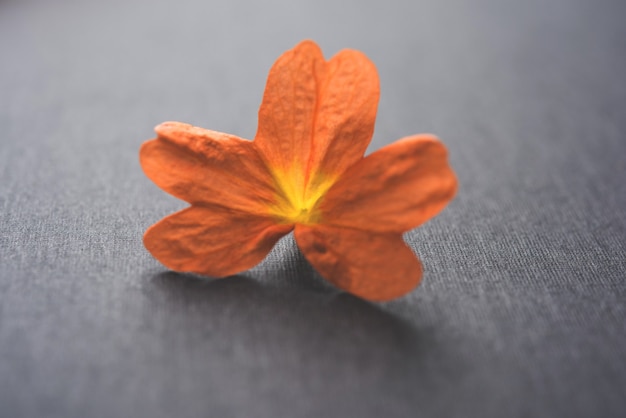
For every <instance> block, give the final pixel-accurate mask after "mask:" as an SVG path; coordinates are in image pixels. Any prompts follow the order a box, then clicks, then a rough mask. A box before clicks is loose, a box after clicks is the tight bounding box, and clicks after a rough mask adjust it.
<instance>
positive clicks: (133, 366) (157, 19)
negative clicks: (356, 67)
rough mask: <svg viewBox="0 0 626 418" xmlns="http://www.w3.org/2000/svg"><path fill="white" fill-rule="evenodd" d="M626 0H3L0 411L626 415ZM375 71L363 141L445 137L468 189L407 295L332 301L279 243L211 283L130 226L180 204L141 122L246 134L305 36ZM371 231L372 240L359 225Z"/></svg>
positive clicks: (419, 237) (427, 238)
mask: <svg viewBox="0 0 626 418" xmlns="http://www.w3.org/2000/svg"><path fill="white" fill-rule="evenodd" d="M625 15H626V7H625V4H624V2H623V1H620V0H600V1H597V0H553V1H548V2H546V1H543V0H541V1H539V0H530V1H524V2H520V1H509V0H477V1H472V2H466V1H461V0H458V1H448V2H440V1H436V0H425V1H420V2H414V1H409V0H406V1H390V2H374V1H363V0H358V1H357V0H352V1H345V2H337V1H334V0H332V1H331V0H316V1H295V2H292V1H284V2H279V1H269V2H254V1H238V0H235V1H220V2H218V1H201V0H197V1H193V0H180V1H176V2H174V1H172V2H168V1H153V0H151V1H148V0H145V1H142V0H124V1H121V0H114V1H103V2H97V1H69V0H59V1H55V2H46V1H35V0H24V1H18V0H13V1H12V0H4V1H0V57H1V60H2V65H0V127H1V131H0V416H2V417H43V416H45V417H65V418H72V417H112V416H128V417H131V416H132V417H156V418H158V417H172V416H177V417H181V418H185V417H201V416H215V417H244V416H245V417H268V418H269V417H322V416H323V417H347V416H355V417H357V416H358V417H381V416H385V417H413V416H425V417H429V416H432V417H502V416H507V417H531V416H533V417H537V416H550V417H591V416H598V417H623V416H625V415H626V400H625V393H624V388H626V364H625V363H626V362H625V356H626V325H625V323H626V320H625V316H626V315H625V314H626V312H625V311H626V304H625V300H626V284H625V275H626V274H625V270H626V77H625V76H624V75H625V74H626V49H625V46H626V44H625V39H626V25H624V16H625ZM306 38H311V39H314V40H316V41H317V42H318V43H319V44H320V45H321V47H322V48H323V50H324V52H325V54H326V56H327V57H330V56H332V55H333V54H334V53H335V52H337V51H338V50H340V49H342V48H354V49H358V50H361V51H363V52H364V53H366V54H367V55H368V56H369V57H370V58H371V59H372V60H373V61H374V62H375V63H376V65H377V67H378V70H379V73H380V77H381V89H382V90H381V91H382V96H381V102H380V107H379V114H378V122H377V126H376V133H375V136H374V140H373V142H372V145H371V147H370V152H371V151H373V150H375V149H378V148H380V147H381V146H383V145H384V144H386V143H389V142H391V141H394V140H396V139H398V138H400V137H402V136H405V135H409V134H414V133H420V132H433V133H436V134H437V135H439V136H440V137H441V138H442V140H443V141H444V142H445V143H446V145H447V146H448V148H449V152H450V156H451V157H450V158H451V163H452V165H453V167H454V168H455V170H456V171H457V173H458V176H459V179H460V190H459V194H458V196H457V198H456V199H455V200H454V201H453V202H452V203H451V204H450V206H449V207H448V208H447V209H446V210H445V211H444V212H443V213H442V214H441V215H440V216H438V217H437V218H436V219H434V220H432V221H431V222H429V223H427V224H426V225H424V226H423V227H421V228H419V229H417V230H414V231H411V232H409V233H407V234H406V236H405V237H406V240H407V242H408V243H409V244H410V246H411V248H412V249H413V250H414V251H415V252H416V253H417V254H419V256H420V258H421V259H422V261H423V264H424V267H425V276H424V282H423V284H422V286H421V287H419V288H418V289H416V290H415V291H414V292H412V293H410V294H409V295H407V296H405V297H403V298H401V299H398V300H396V301H392V302H388V303H384V304H372V303H367V302H364V301H362V300H359V299H357V298H355V297H353V296H350V295H346V294H343V293H339V292H337V291H336V290H334V289H332V288H331V287H330V286H329V285H327V284H326V283H325V282H324V281H323V280H322V279H321V278H320V277H319V275H317V274H316V273H315V272H314V271H313V270H312V268H311V267H310V266H309V265H308V264H307V262H306V261H305V260H304V258H303V257H302V255H301V254H300V253H299V251H298V250H297V248H296V246H295V243H294V241H293V238H292V237H290V236H289V237H287V238H285V239H283V240H282V241H281V242H279V244H278V246H277V247H276V248H275V250H274V251H273V252H272V253H271V254H270V255H269V256H268V258H267V259H266V260H265V261H264V262H263V263H262V264H261V265H259V266H258V267H256V268H254V269H253V270H251V271H249V272H245V273H243V274H242V275H240V276H238V277H232V278H227V279H223V280H218V281H211V280H206V279H203V278H198V277H195V276H190V275H180V274H176V273H172V272H167V270H166V269H165V268H164V267H162V266H161V265H160V264H159V263H158V262H157V261H156V260H154V259H153V258H152V257H151V256H150V254H148V253H147V252H146V250H145V249H144V248H143V245H142V242H141V237H142V234H143V231H144V230H145V229H146V228H147V227H148V226H149V225H151V224H152V223H154V222H156V221H157V220H159V219H160V218H162V217H163V216H165V215H166V214H169V213H171V212H173V211H175V210H178V209H180V208H182V207H184V206H185V204H184V203H183V202H180V201H177V200H175V199H174V198H172V197H170V196H168V195H166V194H165V193H163V192H162V191H160V190H159V189H158V188H157V187H156V186H154V185H153V184H152V183H151V182H150V181H149V180H148V179H147V178H145V176H144V175H143V174H142V172H141V169H140V167H139V164H138V157H137V155H138V148H139V146H140V144H141V142H142V141H144V140H146V139H149V138H151V137H152V136H153V132H152V127H153V126H155V125H156V124H158V123H160V122H162V121H165V120H179V121H182V122H188V123H192V124H195V125H199V126H203V127H206V128H210V129H213V130H218V131H223V132H229V133H233V134H236V135H240V136H243V137H246V138H251V137H253V136H254V132H255V129H256V111H257V108H258V105H259V103H260V100H261V96H262V92H263V88H264V83H265V77H266V75H267V71H268V69H269V68H270V66H271V64H272V62H273V61H274V60H275V59H276V58H277V57H278V56H279V55H280V54H281V53H282V52H283V51H285V50H287V49H290V48H292V47H293V46H294V45H295V44H296V43H297V42H299V41H300V40H302V39H306ZM363 245H366V243H364V244H363Z"/></svg>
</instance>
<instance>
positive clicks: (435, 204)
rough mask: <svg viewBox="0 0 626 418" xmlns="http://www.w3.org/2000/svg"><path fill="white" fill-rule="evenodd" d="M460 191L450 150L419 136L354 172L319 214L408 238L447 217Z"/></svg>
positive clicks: (325, 219)
mask: <svg viewBox="0 0 626 418" xmlns="http://www.w3.org/2000/svg"><path fill="white" fill-rule="evenodd" d="M456 189H457V180H456V176H455V175H454V172H453V171H452V169H451V168H450V166H449V165H448V161H447V151H446V148H445V146H444V145H443V144H442V143H441V142H440V141H439V140H438V139H437V138H436V137H434V136H432V135H417V136H413V137H408V138H404V139H401V140H399V141H397V142H395V143H393V144H391V145H388V146H386V147H384V148H381V149H380V150H378V151H376V152H375V153H373V154H371V155H369V156H367V157H366V158H364V159H362V160H361V161H360V162H358V163H357V164H355V165H354V166H352V167H351V168H350V169H349V170H348V171H347V172H346V173H344V175H343V176H342V177H341V179H340V180H339V181H338V182H337V183H335V184H334V185H333V186H332V187H331V189H330V190H329V191H328V192H327V194H326V196H325V197H324V199H323V201H322V202H321V203H320V205H319V207H318V209H319V210H320V212H321V214H322V220H323V221H322V222H324V223H328V224H332V225H336V226H342V227H347V228H356V229H362V230H366V231H378V232H405V231H408V230H410V229H412V228H415V227H416V226H418V225H420V224H422V223H424V222H426V221H427V220H428V219H430V218H432V217H433V216H435V215H436V214H437V213H438V212H439V211H441V210H442V209H443V208H444V207H445V206H446V204H447V203H448V202H449V201H450V200H451V199H452V197H454V194H455V193H456Z"/></svg>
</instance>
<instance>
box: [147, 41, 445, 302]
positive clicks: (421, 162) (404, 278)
mask: <svg viewBox="0 0 626 418" xmlns="http://www.w3.org/2000/svg"><path fill="white" fill-rule="evenodd" d="M378 96H379V86H378V75H377V73H376V68H375V67H374V65H373V64H372V62H371V61H369V59H368V58H367V57H365V55H363V54H362V53H360V52H357V51H353V50H344V51H341V52H339V53H338V54H337V55H335V56H334V57H333V58H332V59H331V60H330V61H325V60H324V57H323V55H322V52H321V50H320V49H319V47H318V46H317V45H316V44H315V43H313V42H311V41H305V42H302V43H300V44H299V45H297V46H296V47H295V48H294V49H293V50H291V51H288V52H286V53H285V54H283V55H282V56H281V57H280V58H279V59H278V61H276V63H275V64H274V66H273V67H272V69H271V70H270V73H269V76H268V80H267V86H266V88H265V94H264V96H263V102H262V103H261V108H260V110H259V126H258V130H257V134H256V137H255V139H254V141H248V140H244V139H241V138H238V137H236V136H233V135H229V134H224V133H220V132H215V131H209V130H206V129H202V128H197V127H194V126H191V125H187V124H183V123H179V122H166V123H163V124H161V125H159V126H157V127H156V133H157V135H158V137H157V138H156V139H153V140H150V141H147V142H145V143H144V144H143V145H142V147H141V151H140V159H141V165H142V167H143V170H144V171H145V173H146V175H147V176H148V177H149V178H150V179H151V180H152V181H154V182H155V183H156V184H157V185H158V186H159V187H160V188H162V189H163V190H165V191H166V192H168V193H171V194H172V195H174V196H176V197H178V198H180V199H183V200H185V201H187V202H189V203H190V204H191V206H190V207H188V208H187V209H184V210H182V211H180V212H177V213H174V214H172V215H170V216H168V217H166V218H165V219H163V220H161V221H160V222H158V223H157V224H155V225H153V226H151V227H150V228H149V229H148V230H147V231H146V234H145V236H144V244H145V246H146V248H147V249H148V250H149V251H150V252H151V253H152V255H154V257H156V258H157V259H158V260H159V261H161V262H162V263H163V264H164V265H166V266H167V267H169V268H171V269H173V270H178V271H185V272H194V273H199V274H203V275H208V276H213V277H224V276H229V275H232V274H235V273H239V272H241V271H244V270H247V269H249V268H251V267H253V266H254V265H256V264H257V263H259V262H260V261H262V260H263V258H264V257H265V256H266V255H267V253H268V252H269V251H270V250H271V249H272V247H273V246H274V244H275V243H276V242H277V241H278V239H280V238H281V237H282V236H284V235H285V234H287V233H289V232H290V231H292V230H294V231H295V232H294V233H295V239H296V242H297V243H298V246H299V247H300V249H301V250H302V252H303V253H304V256H305V257H306V259H307V260H308V261H309V262H310V263H311V264H312V265H313V266H314V267H315V269H316V270H317V271H318V272H319V273H320V274H321V275H322V276H323V277H325V278H326V279H327V280H329V281H330V282H332V283H333V284H335V285H336V286H337V287H339V288H341V289H344V290H346V291H348V292H350V293H353V294H355V295H358V296H360V297H363V298H366V299H371V300H388V299H392V298H395V297H398V296H401V295H403V294H404V293H406V292H408V291H410V290H411V289H413V288H414V287H415V286H416V285H417V284H418V283H419V282H420V280H421V275H422V267H421V264H420V262H419V260H418V259H417V258H416V257H415V255H414V254H413V252H412V251H411V250H410V249H409V247H407V245H406V244H405V243H404V241H403V239H402V233H403V232H405V231H408V230H410V229H412V228H415V227H417V226H418V225H420V224H422V223H423V222H425V221H427V220H428V219H429V218H431V217H433V216H434V215H436V214H437V213H438V212H439V211H441V210H442V209H443V208H444V206H445V205H446V204H447V203H448V201H450V199H452V197H453V196H454V194H455V191H456V187H457V182H456V178H455V175H454V173H453V171H452V170H451V168H450V167H449V166H448V163H447V155H446V154H447V153H446V149H445V147H444V146H443V145H442V144H441V142H439V141H438V140H437V138H436V137H434V136H431V135H416V136H411V137H407V138H404V139H401V140H399V141H397V142H395V143H393V144H391V145H388V146H386V147H384V148H382V149H380V150H379V151H377V152H375V153H373V154H371V155H369V156H367V157H365V158H364V157H363V154H364V152H365V149H366V148H367V146H368V144H369V142H370V139H371V137H372V133H373V131H374V121H375V118H376V107H377V104H378Z"/></svg>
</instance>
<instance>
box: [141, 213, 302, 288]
mask: <svg viewBox="0 0 626 418" xmlns="http://www.w3.org/2000/svg"><path fill="white" fill-rule="evenodd" d="M291 229H292V227H291V226H287V225H276V224H275V223H274V222H273V221H272V220H271V219H270V218H263V217H258V216H252V215H249V214H245V213H241V212H238V211H230V210H228V209H225V208H222V207H220V206H210V207H204V206H191V207H189V208H187V209H184V210H182V211H180V212H177V213H174V214H172V215H170V216H168V217H166V218H164V219H162V220H161V221H159V222H158V223H156V224H154V225H152V226H151V227H150V228H149V229H148V230H147V231H146V233H145V235H144V245H145V247H146V248H147V249H148V251H150V252H151V253H152V255H153V256H154V257H155V258H156V259H157V260H159V261H160V262H161V263H163V264H164V265H165V266H167V267H168V268H170V269H172V270H176V271H183V272H193V273H198V274H203V275H207V276H212V277H224V276H229V275H232V274H236V273H239V272H241V271H244V270H247V269H249V268H251V267H253V266H255V265H256V264H258V263H259V262H261V261H262V260H263V258H264V257H265V256H266V255H267V253H268V252H269V251H270V250H271V249H272V247H273V246H274V244H276V242H277V241H278V239H280V237H282V236H283V235H285V234H287V233H288V232H289V231H290V230H291Z"/></svg>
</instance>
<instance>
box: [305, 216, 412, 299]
mask: <svg viewBox="0 0 626 418" xmlns="http://www.w3.org/2000/svg"><path fill="white" fill-rule="evenodd" d="M295 238H296V242H297V243H298V247H300V249H301V250H302V252H303V253H304V256H305V257H306V259H307V260H309V262H310V263H311V264H312V265H313V267H315V269H316V270H317V271H318V272H319V273H320V274H321V275H322V276H323V277H324V278H326V279H327V280H328V281H330V282H332V283H333V284H334V285H336V286H337V287H339V288H341V289H343V290H346V291H348V292H350V293H353V294H355V295H357V296H360V297H362V298H365V299H369V300H376V301H383V300H390V299H393V298H397V297H399V296H402V295H404V294H405V293H407V292H409V291H411V290H412V289H413V288H414V287H415V286H417V285H418V284H419V282H420V280H421V277H422V266H421V263H420V262H419V260H418V259H417V257H416V256H415V254H413V252H412V251H411V250H410V249H409V247H407V245H406V244H405V243H404V241H403V240H402V235H401V234H397V233H373V232H367V231H360V230H356V229H349V228H339V227H333V226H328V225H315V226H307V225H296V229H295Z"/></svg>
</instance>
